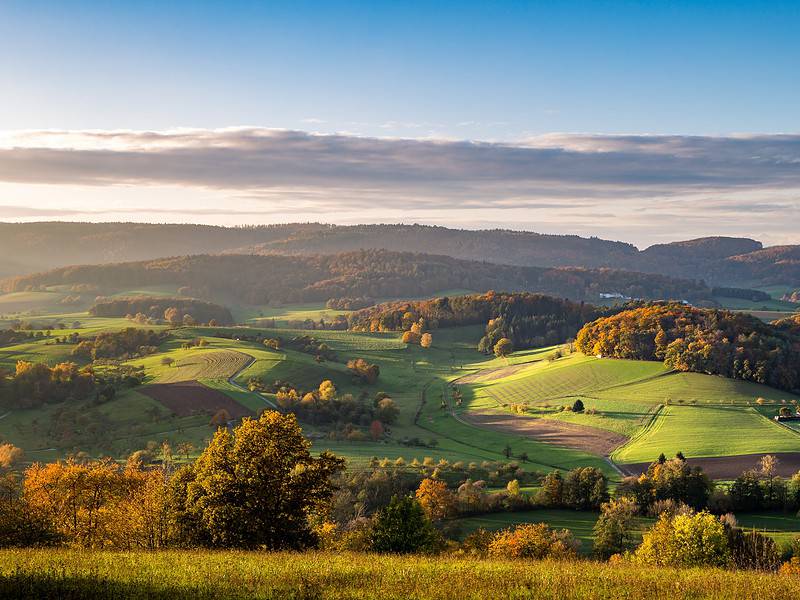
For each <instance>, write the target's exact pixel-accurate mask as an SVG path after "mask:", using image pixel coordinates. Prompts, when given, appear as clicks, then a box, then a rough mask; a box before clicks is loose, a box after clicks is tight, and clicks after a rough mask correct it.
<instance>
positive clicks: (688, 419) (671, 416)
mask: <svg viewBox="0 0 800 600" xmlns="http://www.w3.org/2000/svg"><path fill="white" fill-rule="evenodd" d="M679 451H680V452H683V453H684V455H686V456H687V457H706V456H729V455H738V454H755V453H759V452H775V453H778V452H800V434H798V433H796V432H793V431H790V430H788V429H786V428H784V427H780V426H778V425H776V424H775V423H773V422H772V421H770V420H769V419H767V418H765V417H764V416H763V415H761V414H759V413H758V411H756V410H755V409H754V408H752V407H746V406H744V407H743V406H725V405H722V406H677V405H670V406H664V407H663V408H662V409H661V410H660V411H658V412H657V413H656V414H655V416H654V418H653V420H652V422H651V423H650V424H649V425H648V426H647V427H645V428H644V429H643V430H642V431H641V433H639V434H638V435H636V436H635V437H634V438H632V439H631V441H630V442H629V443H628V444H626V445H625V446H622V447H621V448H619V449H618V450H617V451H616V452H614V454H613V458H614V460H616V461H618V462H620V463H637V462H646V461H651V460H654V459H656V458H658V455H659V454H660V453H662V452H663V453H664V454H666V455H667V456H673V455H674V454H675V453H676V452H679Z"/></svg>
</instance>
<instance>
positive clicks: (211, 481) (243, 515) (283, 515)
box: [173, 411, 344, 550]
mask: <svg viewBox="0 0 800 600" xmlns="http://www.w3.org/2000/svg"><path fill="white" fill-rule="evenodd" d="M310 447H311V443H310V442H309V441H308V440H307V439H306V438H305V437H303V434H302V431H301V430H300V427H299V425H298V424H297V419H296V418H295V416H294V415H293V414H287V415H281V414H280V413H278V412H275V411H265V412H264V413H262V415H261V417H259V418H258V419H251V418H245V419H244V420H243V421H242V424H241V425H240V426H238V427H236V428H235V429H234V431H233V432H230V431H228V430H227V429H218V430H217V432H216V433H215V435H214V438H213V439H212V441H211V442H210V443H209V445H208V446H207V447H206V449H205V450H204V451H203V453H202V454H201V455H200V457H199V458H198V459H197V460H196V461H195V462H194V464H192V465H189V466H186V467H183V468H182V469H181V470H179V471H178V473H177V474H176V477H175V481H174V484H173V486H174V490H173V495H174V497H175V499H176V500H175V501H176V504H177V506H178V509H177V511H178V516H177V520H178V523H179V524H180V526H181V528H182V530H183V535H184V538H185V539H186V540H187V541H188V542H191V543H195V544H199V545H202V546H208V547H219V548H226V547H227V548H265V549H273V550H274V549H281V548H287V549H288V548H306V547H309V546H312V545H314V543H315V541H316V536H315V534H314V532H313V530H312V527H311V523H310V519H311V517H312V516H313V515H314V514H318V513H321V512H324V511H325V509H326V508H327V506H328V504H329V502H330V500H331V497H332V495H333V492H334V486H333V484H332V481H331V478H332V476H333V475H334V474H335V473H337V472H339V471H340V470H342V469H343V468H344V461H343V460H342V459H340V458H337V457H335V456H334V455H333V454H331V453H329V452H323V453H322V454H321V455H320V456H319V457H318V458H314V457H312V456H311V454H310V452H309V449H310Z"/></svg>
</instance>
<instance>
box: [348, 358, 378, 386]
mask: <svg viewBox="0 0 800 600" xmlns="http://www.w3.org/2000/svg"><path fill="white" fill-rule="evenodd" d="M347 368H348V369H349V370H350V372H351V373H352V374H353V375H355V376H356V377H358V378H359V379H361V381H363V382H364V383H368V384H373V383H375V382H376V381H377V380H378V376H379V375H380V372H381V370H380V367H379V366H378V365H374V364H370V363H368V362H367V361H366V360H364V359H363V358H354V359H352V360H349V361H347Z"/></svg>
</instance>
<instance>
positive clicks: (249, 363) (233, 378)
mask: <svg viewBox="0 0 800 600" xmlns="http://www.w3.org/2000/svg"><path fill="white" fill-rule="evenodd" d="M248 356H250V355H249V354H248ZM255 362H256V358H255V357H254V356H250V360H249V361H247V363H246V364H244V365H243V366H242V368H240V369H239V370H238V371H236V373H234V374H233V375H231V376H230V377H228V383H229V384H231V385H232V386H233V387H235V388H236V389H237V390H240V391H242V392H245V393H247V394H255V395H256V396H258V397H259V398H261V399H262V400H263V401H264V404H266V405H267V406H269V407H270V408H273V409H275V410H279V409H278V406H277V405H276V404H275V403H274V402H272V401H271V400H269V399H267V398H265V397H264V396H262V395H261V394H257V393H256V392H251V391H250V390H248V389H247V388H246V387H244V386H243V385H241V384H239V383H237V381H236V378H237V377H238V376H239V375H241V374H242V373H243V372H244V371H245V370H247V369H249V368H250V367H251V366H252V365H253V364H254V363H255Z"/></svg>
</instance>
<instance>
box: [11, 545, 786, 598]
mask: <svg viewBox="0 0 800 600" xmlns="http://www.w3.org/2000/svg"><path fill="white" fill-rule="evenodd" d="M67 593H69V597H73V598H86V599H91V598H123V599H127V598H141V599H144V598H158V599H164V600H166V599H167V598H201V599H205V600H210V599H211V598H237V599H244V598H257V599H277V598H297V599H300V598H332V599H340V600H343V599H345V598H347V599H368V598H386V599H395V598H396V599H398V600H407V599H409V598H417V599H431V600H451V599H459V600H461V599H465V598H466V599H474V600H477V599H479V598H498V599H500V598H503V599H505V598H517V599H523V598H530V599H533V598H536V599H541V600H556V599H559V600H560V599H564V598H568V599H590V598H591V599H616V598H627V599H629V600H656V599H659V600H660V599H663V598H693V599H706V598H707V599H714V600H739V599H741V598H759V599H762V598H763V599H765V600H766V599H769V600H783V599H787V600H789V599H794V598H796V597H797V596H798V594H800V578H798V577H793V576H780V575H776V574H772V573H761V572H757V571H729V570H722V569H714V568H703V569H699V568H696V569H672V568H653V567H643V566H637V565H635V564H631V563H622V564H619V565H611V564H605V563H596V562H589V561H574V562H554V561H511V560H498V559H479V558H473V557H465V558H458V557H450V556H438V557H428V556H396V555H377V554H356V553H348V552H345V553H326V552H306V553H302V554H298V553H291V552H272V553H263V552H241V551H239V552H231V551H228V552H213V551H177V550H175V551H162V552H157V553H147V552H111V551H84V552H75V551H72V550H3V551H2V552H0V595H1V596H3V597H6V598H21V597H25V598H48V597H49V598H56V597H66V596H65V594H67Z"/></svg>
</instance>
